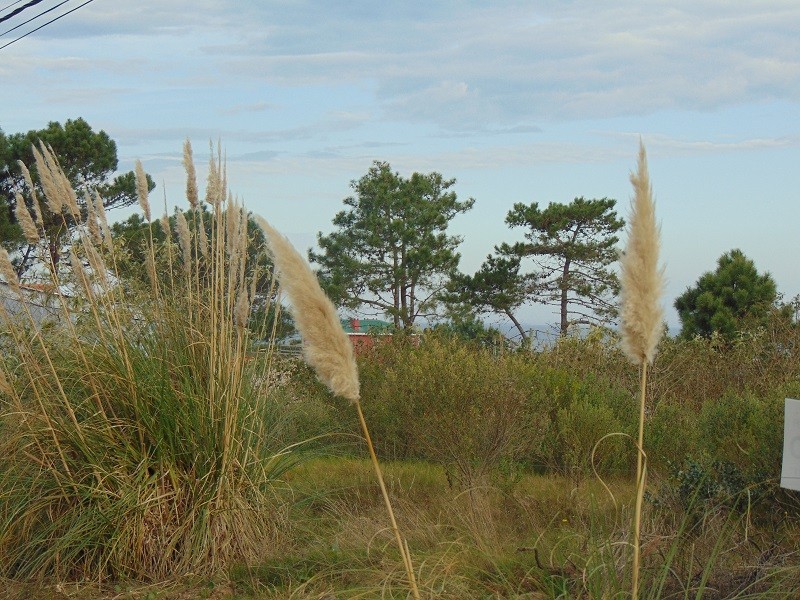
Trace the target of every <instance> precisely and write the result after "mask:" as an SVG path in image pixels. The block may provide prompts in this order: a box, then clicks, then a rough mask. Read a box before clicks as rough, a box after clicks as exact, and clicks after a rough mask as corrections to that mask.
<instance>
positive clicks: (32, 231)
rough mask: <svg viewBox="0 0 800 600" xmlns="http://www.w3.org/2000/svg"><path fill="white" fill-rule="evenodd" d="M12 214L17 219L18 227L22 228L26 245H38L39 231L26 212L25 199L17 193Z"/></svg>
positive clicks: (29, 214)
mask: <svg viewBox="0 0 800 600" xmlns="http://www.w3.org/2000/svg"><path fill="white" fill-rule="evenodd" d="M14 214H15V215H16V217H17V221H18V222H19V225H20V227H22V233H23V234H25V239H26V240H27V241H28V243H29V244H31V245H36V244H38V243H39V231H38V230H37V229H36V225H35V224H34V222H33V218H32V217H31V213H30V212H28V207H27V206H26V205H25V198H23V197H22V194H20V193H19V192H17V194H16V206H15V208H14Z"/></svg>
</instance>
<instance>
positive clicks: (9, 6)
mask: <svg viewBox="0 0 800 600" xmlns="http://www.w3.org/2000/svg"><path fill="white" fill-rule="evenodd" d="M24 1H25V0H17V1H16V2H12V3H11V4H7V5H5V6H4V7H3V8H0V12H3V11H4V10H5V9H7V8H11V7H12V6H15V5H17V4H19V3H20V2H24Z"/></svg>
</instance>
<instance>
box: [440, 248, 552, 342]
mask: <svg viewBox="0 0 800 600" xmlns="http://www.w3.org/2000/svg"><path fill="white" fill-rule="evenodd" d="M520 260H521V258H520V257H519V256H491V255H489V256H487V257H486V260H485V261H484V263H483V264H482V265H481V267H480V269H478V271H477V272H476V273H475V274H474V275H464V274H461V273H456V274H455V275H453V277H452V279H451V280H450V283H449V284H448V292H449V295H448V302H450V303H455V304H458V305H461V306H466V307H469V309H470V310H471V311H474V312H476V313H478V314H480V313H483V312H491V313H496V314H500V315H505V316H506V317H508V318H509V319H510V320H511V322H512V323H513V324H514V327H516V328H517V331H518V332H519V335H520V339H521V340H522V344H523V345H525V344H526V342H527V339H528V337H527V332H526V331H525V329H524V328H523V327H522V324H521V323H520V322H519V321H518V320H517V318H516V317H515V316H514V312H515V311H516V310H517V309H518V308H519V307H520V306H522V305H523V304H525V303H526V302H527V301H528V297H529V295H530V293H531V289H532V288H533V287H534V286H535V280H536V277H535V276H534V275H530V274H529V275H522V274H520V272H519V267H520Z"/></svg>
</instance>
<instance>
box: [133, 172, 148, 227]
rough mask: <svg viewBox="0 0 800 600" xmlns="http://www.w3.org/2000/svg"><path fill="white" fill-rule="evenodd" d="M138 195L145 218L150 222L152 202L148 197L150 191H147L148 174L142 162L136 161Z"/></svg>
mask: <svg viewBox="0 0 800 600" xmlns="http://www.w3.org/2000/svg"><path fill="white" fill-rule="evenodd" d="M136 195H137V196H138V197H139V205H140V206H141V207H142V212H143V213H144V218H145V219H146V220H147V222H148V223H149V222H150V201H149V200H148V196H149V195H150V191H149V190H148V189H147V174H146V173H145V172H144V167H142V161H140V160H137V161H136Z"/></svg>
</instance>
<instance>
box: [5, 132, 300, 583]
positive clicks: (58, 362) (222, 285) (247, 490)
mask: <svg viewBox="0 0 800 600" xmlns="http://www.w3.org/2000/svg"><path fill="white" fill-rule="evenodd" d="M186 155H187V164H191V148H190V146H188V142H187V146H186ZM35 171H36V172H38V173H39V174H40V176H42V175H43V174H45V173H47V174H49V175H50V177H49V181H50V184H48V186H46V187H45V191H46V193H47V195H48V199H49V198H50V197H51V196H53V197H57V199H60V198H67V199H68V198H70V197H74V192H73V190H71V189H70V188H68V187H67V184H66V183H65V179H64V178H63V177H61V178H59V177H55V176H53V173H57V172H58V167H57V162H56V158H55V157H54V156H53V155H52V154H50V153H49V151H48V150H47V149H46V148H42V152H41V153H39V155H38V156H37V164H36V166H35ZM139 171H141V168H139V169H138V170H137V172H139ZM142 173H143V172H142ZM189 174H190V179H193V177H194V171H193V168H192V169H190V170H189ZM139 177H140V178H141V177H143V175H141V174H140V175H139ZM53 182H55V183H53ZM188 189H189V190H190V191H191V190H192V189H194V190H195V194H194V195H190V197H189V198H188V200H189V202H190V209H189V211H188V213H187V214H184V213H182V212H178V213H177V217H176V218H175V219H173V222H177V224H178V225H177V226H176V227H175V230H174V233H173V234H172V235H170V236H169V237H168V238H167V239H166V240H165V241H164V242H163V243H158V242H156V241H154V239H153V236H152V231H153V228H151V227H148V229H147V231H148V232H149V233H148V236H147V244H146V252H145V253H144V256H143V261H144V264H140V267H139V269H140V272H143V273H146V275H147V276H146V277H145V278H143V279H142V280H140V281H136V280H135V279H124V278H123V277H122V276H121V275H120V272H121V269H122V266H123V265H124V264H125V260H126V257H125V255H124V253H123V252H122V251H121V249H120V247H119V245H118V244H115V241H114V239H112V237H111V233H110V230H109V228H108V226H107V223H106V219H105V215H104V213H103V207H102V200H101V199H99V198H98V199H97V200H96V201H95V202H90V203H89V206H91V210H90V211H89V212H88V214H86V215H84V216H83V219H82V221H80V223H79V226H78V227H77V229H76V230H75V231H76V233H75V236H74V244H73V246H72V249H71V250H70V253H69V262H70V265H71V270H68V271H65V270H64V269H63V268H58V267H57V266H56V265H54V264H52V263H50V269H49V272H50V286H49V289H50V292H51V295H50V297H49V300H48V302H49V304H48V311H47V313H48V316H47V317H46V318H44V319H41V318H39V317H38V315H37V314H35V313H34V312H33V311H32V309H31V308H30V306H31V305H30V303H29V301H28V298H27V296H28V295H29V293H28V292H27V291H26V290H25V289H24V287H20V285H19V282H18V281H17V280H16V277H15V275H14V274H13V271H11V272H9V270H8V269H7V268H6V269H5V270H4V271H3V274H4V275H5V278H6V280H7V283H8V284H9V285H8V287H9V289H8V290H7V292H6V296H7V300H6V301H5V302H3V303H2V304H0V322H2V336H1V337H0V343H1V344H2V346H3V350H4V352H3V355H2V358H1V359H0V372H2V373H3V377H2V383H3V385H2V389H1V390H0V393H1V394H2V405H0V429H1V430H2V434H3V435H2V440H1V441H0V446H1V447H0V576H4V577H12V578H25V577H33V576H36V577H55V578H57V579H59V580H75V579H90V580H95V581H100V580H103V579H106V578H110V579H116V578H135V579H144V580H157V579H160V578H165V577H168V576H169V577H172V576H176V575H180V574H184V573H190V572H192V573H196V574H202V573H216V572H219V571H220V570H221V569H224V568H226V567H227V566H228V565H230V564H232V563H233V562H236V561H243V562H248V561H253V560H255V559H256V558H261V557H263V555H264V553H265V552H269V551H270V549H271V548H274V547H275V544H276V543H277V537H278V526H279V524H280V522H281V520H282V519H283V515H282V509H281V508H280V505H279V504H278V502H277V501H276V496H275V492H274V484H275V482H276V480H277V477H278V476H279V475H280V474H281V472H282V470H283V469H284V468H285V467H286V466H287V464H288V462H287V455H286V454H285V453H283V452H282V445H283V440H282V439H281V435H280V432H279V425H280V418H279V415H280V410H281V409H280V407H279V406H277V404H276V402H275V401H274V400H273V396H272V394H271V386H270V384H269V382H270V381H271V377H270V371H271V367H270V364H271V361H270V357H269V355H268V354H267V355H265V356H262V357H260V358H258V359H257V360H251V358H252V352H251V346H252V344H251V337H252V335H253V334H252V333H251V331H250V330H249V329H248V327H247V325H248V321H249V316H250V311H251V307H252V306H253V304H254V303H255V302H258V301H261V302H262V303H263V302H265V301H268V299H269V295H268V294H267V295H266V297H265V295H261V296H259V295H258V293H257V288H256V282H257V281H259V280H261V279H262V278H263V277H264V273H263V272H259V269H258V268H257V267H255V266H254V264H253V262H252V261H251V259H250V257H249V256H248V252H247V247H248V243H249V238H248V233H247V232H248V228H247V222H248V215H247V213H246V212H245V211H244V210H243V209H242V208H241V207H240V206H238V204H237V203H236V202H235V201H233V199H232V198H230V197H228V196H227V190H226V189H225V184H224V171H223V169H222V166H221V164H220V163H219V162H215V160H214V159H213V157H212V161H211V165H210V167H209V181H208V189H207V194H206V199H207V207H206V208H207V210H203V204H202V203H201V202H200V201H199V200H198V198H197V197H196V182H193V181H190V185H189V186H188ZM139 200H140V204H141V206H142V208H143V211H144V213H145V215H146V218H147V221H148V225H149V224H150V223H149V219H150V207H149V201H148V198H147V190H146V186H139ZM63 204H64V205H67V206H68V205H69V203H68V202H64V203H63ZM47 205H48V206H60V205H61V204H59V203H58V202H57V201H56V200H52V201H48V203H47ZM59 214H61V213H59ZM56 216H57V215H56ZM70 217H71V218H76V215H74V214H70ZM161 222H162V225H161V227H162V228H169V225H170V220H169V219H168V218H166V216H165V217H164V218H163V219H162V220H161ZM45 256H46V254H43V257H45ZM0 259H4V260H5V261H6V262H5V263H4V264H5V266H6V267H7V266H8V262H7V261H8V258H7V256H6V257H0ZM263 325H264V327H268V325H269V324H268V323H264V324H263Z"/></svg>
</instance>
